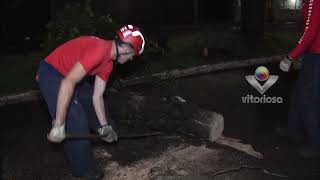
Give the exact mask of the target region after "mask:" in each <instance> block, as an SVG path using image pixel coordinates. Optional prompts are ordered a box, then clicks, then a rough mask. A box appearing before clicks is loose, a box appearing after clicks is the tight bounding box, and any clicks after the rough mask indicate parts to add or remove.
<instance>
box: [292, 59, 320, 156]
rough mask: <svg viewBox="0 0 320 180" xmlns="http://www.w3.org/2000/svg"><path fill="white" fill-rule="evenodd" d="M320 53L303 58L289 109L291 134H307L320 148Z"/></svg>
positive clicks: (310, 142) (314, 147)
mask: <svg viewBox="0 0 320 180" xmlns="http://www.w3.org/2000/svg"><path fill="white" fill-rule="evenodd" d="M319 110H320V54H312V53H308V54H306V55H305V56H304V58H303V60H302V68H301V71H300V72H299V76H298V80H297V82H296V85H295V88H294V92H293V94H292V98H291V105H290V111H289V121H288V124H289V132H290V134H291V136H295V137H302V136H305V137H306V140H307V143H308V145H309V146H311V147H312V148H313V149H317V150H320V111H319Z"/></svg>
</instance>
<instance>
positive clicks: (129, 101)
mask: <svg viewBox="0 0 320 180" xmlns="http://www.w3.org/2000/svg"><path fill="white" fill-rule="evenodd" d="M107 102H108V109H109V110H110V112H112V115H113V116H114V117H116V119H117V121H119V123H122V124H126V125H131V126H133V127H136V128H137V129H139V128H144V127H148V128H150V129H152V130H156V131H161V132H168V133H182V134H188V135H192V136H195V137H197V138H201V139H203V140H205V141H209V142H211V143H212V142H215V143H218V144H221V145H224V146H228V147H231V148H234V149H237V150H240V151H242V152H245V153H247V154H249V155H251V156H253V157H256V158H259V159H261V158H263V156H262V154H261V153H259V152H256V151H255V150H254V149H253V148H252V146H251V145H248V144H243V143H241V142H240V140H238V139H234V138H229V137H226V136H224V135H223V129H224V118H223V116H222V114H219V113H217V112H214V111H209V110H206V109H203V108H201V107H199V106H197V105H195V104H193V103H190V102H188V101H186V100H184V99H183V98H181V97H178V96H175V97H155V96H140V95H137V94H135V93H123V92H122V93H118V92H114V91H112V92H110V93H109V96H108V97H107Z"/></svg>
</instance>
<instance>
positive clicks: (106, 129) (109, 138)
mask: <svg viewBox="0 0 320 180" xmlns="http://www.w3.org/2000/svg"><path fill="white" fill-rule="evenodd" d="M98 133H99V134H100V136H102V137H101V139H102V140H103V141H106V142H108V143H112V142H114V141H118V135H117V133H116V132H115V131H114V130H113V129H112V127H111V126H109V125H104V126H102V127H101V128H99V129H98Z"/></svg>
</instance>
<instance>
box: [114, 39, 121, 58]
mask: <svg viewBox="0 0 320 180" xmlns="http://www.w3.org/2000/svg"><path fill="white" fill-rule="evenodd" d="M115 44H116V52H117V54H116V60H117V61H118V59H119V57H120V53H119V46H120V42H119V39H118V38H116V39H115Z"/></svg>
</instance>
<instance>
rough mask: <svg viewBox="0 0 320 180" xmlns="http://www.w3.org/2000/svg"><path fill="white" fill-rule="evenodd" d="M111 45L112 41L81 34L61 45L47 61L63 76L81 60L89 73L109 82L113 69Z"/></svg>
mask: <svg viewBox="0 0 320 180" xmlns="http://www.w3.org/2000/svg"><path fill="white" fill-rule="evenodd" d="M111 47H112V42H111V41H106V40H103V39H100V38H97V37H93V36H81V37H78V38H75V39H72V40H70V41H68V42H66V43H64V44H62V45H61V46H59V47H58V48H57V49H55V50H54V51H53V52H52V53H51V54H49V55H48V56H47V57H46V58H45V61H46V62H47V63H49V64H51V65H52V66H53V67H54V68H55V69H56V70H57V71H59V72H60V73H61V74H62V75H63V76H66V75H67V74H68V73H69V72H70V70H71V69H72V67H73V66H74V65H75V63H77V62H79V63H80V64H81V65H82V66H83V68H84V69H85V71H86V74H87V75H90V76H93V75H98V76H99V77H100V78H101V79H103V80H104V81H105V82H107V81H108V79H109V76H110V74H111V71H112V69H113V63H112V59H111V57H110V52H111Z"/></svg>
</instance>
